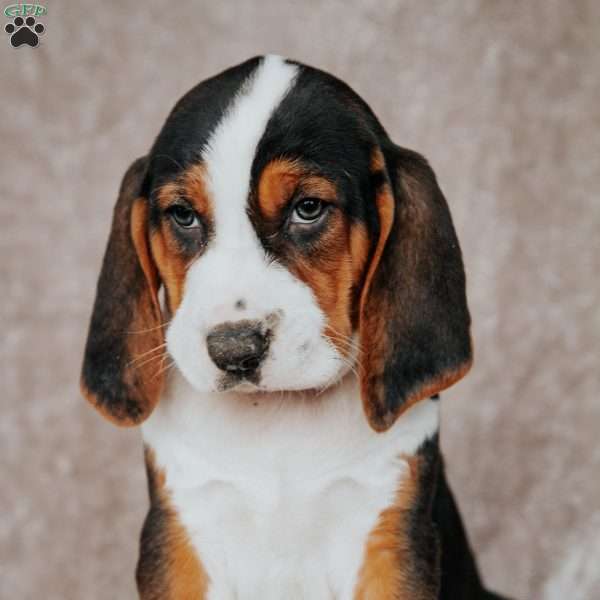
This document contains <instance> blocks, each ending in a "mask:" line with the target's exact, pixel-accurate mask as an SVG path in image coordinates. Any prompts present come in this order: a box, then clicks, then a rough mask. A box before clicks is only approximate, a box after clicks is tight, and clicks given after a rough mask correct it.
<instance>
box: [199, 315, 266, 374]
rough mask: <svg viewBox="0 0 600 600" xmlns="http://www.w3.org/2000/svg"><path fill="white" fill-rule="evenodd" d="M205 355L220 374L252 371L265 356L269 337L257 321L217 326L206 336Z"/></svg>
mask: <svg viewBox="0 0 600 600" xmlns="http://www.w3.org/2000/svg"><path fill="white" fill-rule="evenodd" d="M206 346H207V348H208V355H209V356H210V358H211V359H212V361H213V362H214V363H215V365H217V367H218V368H219V369H221V370H222V371H234V372H236V371H237V372H239V373H249V372H252V371H255V370H256V369H257V368H258V366H259V365H260V363H261V361H262V360H263V358H264V357H265V355H266V354H267V349H268V348H269V335H268V333H267V332H265V331H264V328H263V327H261V322H260V321H247V320H244V321H236V322H228V323H221V324H220V325H217V326H216V327H215V328H214V329H212V330H211V332H210V333H209V334H208V335H207V336H206Z"/></svg>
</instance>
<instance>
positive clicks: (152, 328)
mask: <svg viewBox="0 0 600 600" xmlns="http://www.w3.org/2000/svg"><path fill="white" fill-rule="evenodd" d="M170 322H171V321H170V320H169V321H166V322H165V323H162V324H160V325H157V326H156V327H149V328H148V329H137V330H135V331H126V332H125V333H126V334H127V335H137V334H139V333H148V332H149V331H156V330H157V329H162V328H163V327H166V326H167V325H169V323H170Z"/></svg>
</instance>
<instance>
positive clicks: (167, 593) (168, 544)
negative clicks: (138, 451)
mask: <svg viewBox="0 0 600 600" xmlns="http://www.w3.org/2000/svg"><path fill="white" fill-rule="evenodd" d="M146 460H147V462H148V469H149V470H150V471H151V472H152V473H153V475H152V477H151V481H153V483H154V486H155V489H154V490H153V493H154V494H155V496H154V502H158V503H159V504H160V507H161V509H162V511H163V513H164V514H165V515H166V524H165V525H164V530H161V534H160V535H161V536H160V539H159V540H158V541H157V543H160V544H161V554H160V555H161V557H164V561H163V562H162V564H160V565H157V568H158V572H159V573H160V580H157V581H155V580H154V576H155V574H154V573H148V574H142V576H141V580H142V582H143V583H142V588H144V589H140V598H141V600H158V599H159V598H160V600H204V598H205V597H206V591H207V589H208V583H209V578H208V576H207V574H206V571H205V570H204V567H203V566H202V563H201V561H200V559H199V557H198V556H197V554H196V552H195V550H194V548H193V546H192V543H191V541H190V539H189V536H188V534H187V533H186V531H185V529H184V528H183V525H182V524H181V522H180V521H179V517H178V515H177V512H176V510H175V509H174V508H173V506H172V504H171V499H170V494H169V492H168V490H167V488H166V485H165V473H164V471H163V470H162V469H158V468H157V467H156V463H155V460H154V452H153V451H152V450H151V449H150V448H147V449H146ZM146 577H148V579H146Z"/></svg>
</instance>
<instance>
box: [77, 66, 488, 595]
mask: <svg viewBox="0 0 600 600" xmlns="http://www.w3.org/2000/svg"><path fill="white" fill-rule="evenodd" d="M470 364H471V343H470V337H469V313H468V310H467V303H466V298H465V276H464V271H463V264H462V259H461V254H460V249H459V245H458V241H457V239H456V235H455V233H454V228H453V226H452V221H451V218H450V213H449V212H448V207H447V205H446V202H445V200H444V197H443V195H442V192H441V191H440V188H439V187H438V184H437V183H436V179H435V176H434V174H433V172H432V170H431V169H430V167H429V166H428V164H427V162H426V161H425V160H424V159H423V158H422V157H421V156H419V155H418V154H416V153H414V152H412V151H410V150H406V149H404V148H401V147H399V146H396V145H395V144H394V143H393V142H392V141H391V140H390V139H389V138H388V136H387V134H386V133H385V131H384V129H383V127H382V126H381V124H380V123H379V121H378V120H377V118H376V117H375V115H374V114H373V113H372V112H371V110H370V109H369V107H368V106H367V105H366V104H365V102H364V101H363V100H361V99H360V98H359V97H358V96H357V95H356V94H355V93H354V92H353V91H352V90H351V89H350V88H349V87H348V86H347V85H345V84H344V83H342V82H341V81H339V80H337V79H335V78H334V77H332V76H331V75H327V74H326V73H323V72H321V71H318V70H316V69H313V68H310V67H306V66H304V65H301V64H298V63H295V62H292V61H286V60H283V59H281V58H279V57H274V56H267V57H262V58H254V59H251V60H249V61H247V62H245V63H243V64H241V65H238V66H236V67H233V68H231V69H228V70H227V71H225V72H223V73H221V74H220V75H217V76H216V77H213V78H211V79H208V80H207V81H204V82H203V83H201V84H200V85H198V86H197V87H195V88H194V89H193V90H191V91H190V92H189V93H188V94H186V95H185V96H184V97H183V98H182V99H181V100H180V101H179V103H178V104H177V105H176V106H175V108H174V110H173V111H172V112H171V114H170V115H169V117H168V119H167V121H166V123H165V125H164V127H163V128H162V131H161V132H160V134H159V135H158V137H157V139H156V141H155V143H154V145H153V147H152V149H151V150H150V152H149V153H148V154H147V155H146V156H145V157H143V158H140V159H138V160H137V161H135V162H134V163H133V165H132V166H131V167H130V168H129V170H128V171H127V173H126V174H125V177H124V179H123V183H122V186H121V191H120V194H119V198H118V200H117V204H116V208H115V213H114V220H113V225H112V232H111V234H110V239H109V242H108V248H107V250H106V255H105V258H104V264H103V266H102V272H101V274H100V279H99V282H98V290H97V296H96V301H95V305H94V310H93V314H92V319H91V325H90V331H89V337H88V340H87V346H86V350H85V358H84V364H83V374H82V389H83V392H84V394H85V396H86V397H87V398H88V399H89V401H90V402H91V403H92V404H93V405H94V406H95V407H96V408H97V409H98V410H99V411H100V412H101V413H102V414H103V415H104V416H106V417H107V418H108V419H110V420H111V421H113V422H115V423H116V424H118V425H138V424H142V432H143V438H144V443H145V448H146V466H147V472H148V481H149V489H150V511H149V513H148V516H147V518H146V522H145V524H144V528H143V531H142V536H141V548H140V558H139V564H138V569H137V583H138V588H139V593H140V597H141V598H143V600H151V599H162V600H165V599H210V600H229V599H231V600H233V599H237V600H259V599H260V600H270V599H273V600H275V599H276V600H282V599H286V600H287V599H307V600H320V599H331V598H335V599H340V600H349V599H356V600H367V599H368V600H384V599H385V600H387V599H408V598H410V599H416V600H421V599H423V600H424V599H433V598H444V599H452V600H456V599H471V598H492V597H494V596H493V595H491V594H489V593H488V592H485V591H484V589H483V587H482V584H481V582H480V579H479V576H478V573H477V568H476V565H475V562H474V560H473V557H472V556H471V552H470V550H469V545H468V542H467V539H466V537H465V533H464V531H463V528H462V525H461V521H460V517H459V515H458V512H457V510H456V507H455V505H454V502H453V500H452V496H451V494H450V491H449V490H448V487H447V485H446V482H445V478H444V471H443V465H442V459H441V457H440V453H439V450H438V421H439V417H438V401H437V396H436V394H438V392H440V391H441V390H443V389H445V388H447V387H448V386H450V385H451V384H453V383H454V382H456V381H458V380H459V379H460V378H461V377H463V375H464V374H465V373H466V372H467V371H468V369H469V366H470Z"/></svg>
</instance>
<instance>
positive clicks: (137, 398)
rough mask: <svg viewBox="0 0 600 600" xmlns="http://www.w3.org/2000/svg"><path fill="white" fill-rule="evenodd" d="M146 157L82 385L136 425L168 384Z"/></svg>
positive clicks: (102, 291) (133, 179)
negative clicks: (146, 188) (151, 243)
mask: <svg viewBox="0 0 600 600" xmlns="http://www.w3.org/2000/svg"><path fill="white" fill-rule="evenodd" d="M147 163H148V161H147V158H146V157H143V158H139V159H138V160H136V161H135V162H134V163H133V164H132V165H131V166H130V167H129V169H127V172H126V173H125V176H124V177H123V182H122V183H121V189H120V191H119V197H118V199H117V204H116V206H115V209H114V215H113V222H112V230H111V232H110V237H109V240H108V246H107V248H106V253H105V255H104V262H103V264H102V270H101V272H100V278H99V279H98V287H97V290H96V300H95V302H94V309H93V312H92V319H91V322H90V328H89V332H88V338H87V343H86V347H85V354H84V358H83V368H82V373H81V390H82V392H83V395H84V396H85V397H86V398H87V400H88V401H89V402H91V403H92V404H93V405H94V406H95V407H96V408H97V409H98V410H99V411H100V412H101V413H102V414H103V415H104V416H105V417H107V418H108V419H109V420H110V421H112V422H113V423H116V424H117V425H137V424H138V423H141V422H142V421H143V420H144V419H146V417H148V415H149V414H150V413H151V412H152V409H153V408H154V406H155V405H156V402H157V401H158V397H159V395H160V392H161V389H162V383H163V378H162V377H161V376H160V375H157V373H160V367H161V364H162V359H163V357H164V336H163V331H162V327H161V324H162V323H161V321H162V316H161V311H160V305H159V302H158V296H157V294H158V288H159V285H160V283H159V279H158V273H157V269H156V266H155V264H154V261H153V259H152V255H151V253H150V249H149V243H148V200H147V199H146V198H144V197H143V196H142V185H143V182H144V178H145V176H146V171H147Z"/></svg>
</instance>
